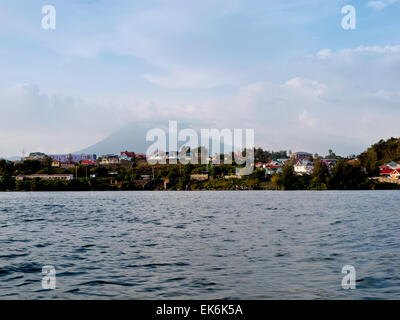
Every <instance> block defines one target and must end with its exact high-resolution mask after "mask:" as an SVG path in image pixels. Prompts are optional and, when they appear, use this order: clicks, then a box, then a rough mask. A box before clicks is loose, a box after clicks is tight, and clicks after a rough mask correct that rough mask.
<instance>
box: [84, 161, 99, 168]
mask: <svg viewBox="0 0 400 320" xmlns="http://www.w3.org/2000/svg"><path fill="white" fill-rule="evenodd" d="M81 165H83V166H86V167H96V166H97V162H96V161H93V160H82V161H81Z"/></svg>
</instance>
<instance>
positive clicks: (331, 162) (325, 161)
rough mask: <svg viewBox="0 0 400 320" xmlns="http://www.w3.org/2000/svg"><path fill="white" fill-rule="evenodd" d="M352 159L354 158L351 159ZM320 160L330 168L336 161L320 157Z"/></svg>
mask: <svg viewBox="0 0 400 320" xmlns="http://www.w3.org/2000/svg"><path fill="white" fill-rule="evenodd" d="M349 161H352V160H349ZM353 161H354V160H353ZM322 162H323V163H325V165H326V166H327V167H328V168H332V167H334V166H335V165H336V163H337V162H338V161H337V159H322Z"/></svg>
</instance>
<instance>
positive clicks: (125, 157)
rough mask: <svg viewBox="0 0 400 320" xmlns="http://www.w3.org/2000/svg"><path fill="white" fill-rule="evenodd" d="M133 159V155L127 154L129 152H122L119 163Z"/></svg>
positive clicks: (131, 153)
mask: <svg viewBox="0 0 400 320" xmlns="http://www.w3.org/2000/svg"><path fill="white" fill-rule="evenodd" d="M133 158H135V153H134V152H129V151H123V152H121V155H120V156H119V159H120V160H121V161H132V159H133Z"/></svg>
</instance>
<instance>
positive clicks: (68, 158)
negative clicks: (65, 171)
mask: <svg viewBox="0 0 400 320" xmlns="http://www.w3.org/2000/svg"><path fill="white" fill-rule="evenodd" d="M49 158H51V159H52V160H58V161H60V162H79V161H82V160H93V161H96V160H97V156H96V155H95V154H86V153H82V154H71V153H65V154H49Z"/></svg>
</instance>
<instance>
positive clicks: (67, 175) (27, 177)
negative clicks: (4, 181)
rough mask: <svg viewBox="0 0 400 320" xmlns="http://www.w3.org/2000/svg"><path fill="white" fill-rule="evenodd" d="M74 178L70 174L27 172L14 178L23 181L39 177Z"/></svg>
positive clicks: (53, 178) (42, 178) (46, 178)
mask: <svg viewBox="0 0 400 320" xmlns="http://www.w3.org/2000/svg"><path fill="white" fill-rule="evenodd" d="M73 178H74V175H72V174H27V175H18V176H17V177H16V178H15V179H16V180H17V181H23V180H26V179H41V180H65V181H69V180H72V179H73Z"/></svg>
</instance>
